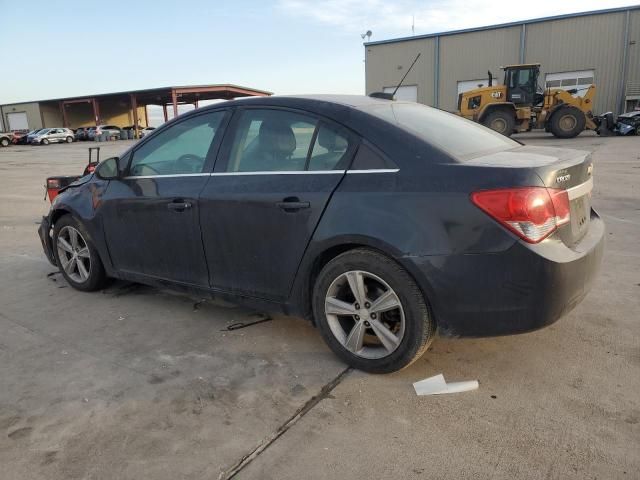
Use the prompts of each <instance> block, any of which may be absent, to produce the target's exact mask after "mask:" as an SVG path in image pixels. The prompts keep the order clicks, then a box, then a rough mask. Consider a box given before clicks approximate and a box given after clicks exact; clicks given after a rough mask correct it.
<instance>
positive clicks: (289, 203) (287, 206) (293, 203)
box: [276, 197, 311, 212]
mask: <svg viewBox="0 0 640 480" xmlns="http://www.w3.org/2000/svg"><path fill="white" fill-rule="evenodd" d="M276 205H277V206H278V208H281V209H282V210H284V211H285V212H295V211H297V210H302V209H303V208H309V207H310V206H311V204H310V203H309V202H301V201H300V199H299V198H298V197H287V198H285V199H284V200H282V201H281V202H277V203H276Z"/></svg>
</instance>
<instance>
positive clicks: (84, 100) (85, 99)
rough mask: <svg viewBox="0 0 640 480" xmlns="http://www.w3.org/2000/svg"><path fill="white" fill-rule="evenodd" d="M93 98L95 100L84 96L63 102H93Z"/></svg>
mask: <svg viewBox="0 0 640 480" xmlns="http://www.w3.org/2000/svg"><path fill="white" fill-rule="evenodd" d="M92 100H93V99H92V98H83V99H78V100H62V103H64V104H65V105H66V104H68V103H91V101H92Z"/></svg>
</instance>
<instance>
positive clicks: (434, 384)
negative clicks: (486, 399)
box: [413, 374, 479, 395]
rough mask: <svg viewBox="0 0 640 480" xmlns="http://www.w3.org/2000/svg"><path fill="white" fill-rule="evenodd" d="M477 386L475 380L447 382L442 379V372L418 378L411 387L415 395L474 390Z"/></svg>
mask: <svg viewBox="0 0 640 480" xmlns="http://www.w3.org/2000/svg"><path fill="white" fill-rule="evenodd" d="M478 386H479V385H478V381H477V380H467V381H464V382H451V383H447V382H446V381H445V380H444V375H442V374H439V375H435V376H433V377H429V378H425V379H424V380H420V381H419V382H416V383H414V384H413V388H414V389H415V391H416V394H417V395H440V394H443V393H460V392H468V391H471V390H476V389H477V388H478Z"/></svg>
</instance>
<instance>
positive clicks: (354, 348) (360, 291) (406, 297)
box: [313, 249, 435, 373]
mask: <svg viewBox="0 0 640 480" xmlns="http://www.w3.org/2000/svg"><path fill="white" fill-rule="evenodd" d="M313 312H314V317H315V320H316V325H317V326H318V328H319V329H320V332H321V334H322V336H323V338H324V340H325V341H326V342H327V344H328V345H329V347H330V348H331V349H332V350H333V351H334V353H335V354H336V355H337V356H338V357H340V358H341V359H342V360H343V361H345V362H346V363H347V364H349V365H351V366H353V367H355V368H357V369H359V370H364V371H367V372H371V373H389V372H394V371H397V370H400V369H402V368H405V367H407V366H408V365H410V364H412V363H413V362H414V361H416V360H417V359H418V358H420V356H421V355H422V354H423V353H424V352H425V351H426V350H427V348H428V347H429V345H430V344H431V341H432V340H433V337H434V335H435V322H434V321H433V318H432V316H431V314H430V311H429V308H428V306H427V304H426V302H425V299H424V296H423V294H422V292H421V291H420V289H419V288H418V286H417V285H416V283H415V282H414V281H413V279H412V278H411V277H410V276H409V274H408V273H407V272H406V271H405V270H404V269H403V268H402V267H401V266H400V265H398V264H397V263H396V262H395V261H393V260H391V259H390V258H388V257H386V256H384V255H382V254H380V253H377V252H375V251H372V250H368V249H355V250H350V251H348V252H345V253H343V254H341V255H338V256H337V257H336V258H334V259H333V260H331V261H330V262H329V263H328V264H327V265H326V266H325V267H324V268H323V269H322V270H321V272H320V274H319V275H318V278H317V279H316V283H315V287H314V293H313Z"/></svg>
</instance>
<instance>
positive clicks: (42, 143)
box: [40, 138, 49, 145]
mask: <svg viewBox="0 0 640 480" xmlns="http://www.w3.org/2000/svg"><path fill="white" fill-rule="evenodd" d="M40 145H49V140H47V139H46V138H43V139H42V141H41V142H40Z"/></svg>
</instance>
